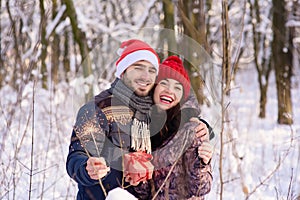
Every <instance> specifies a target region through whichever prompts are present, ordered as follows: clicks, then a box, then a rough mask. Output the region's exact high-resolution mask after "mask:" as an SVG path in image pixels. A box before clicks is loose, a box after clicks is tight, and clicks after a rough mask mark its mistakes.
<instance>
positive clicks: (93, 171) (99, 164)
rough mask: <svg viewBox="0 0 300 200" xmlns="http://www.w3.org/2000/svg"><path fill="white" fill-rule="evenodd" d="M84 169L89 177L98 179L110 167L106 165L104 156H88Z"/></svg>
mask: <svg viewBox="0 0 300 200" xmlns="http://www.w3.org/2000/svg"><path fill="white" fill-rule="evenodd" d="M86 171H87V173H88V175H89V176H90V178H91V179H94V180H99V179H100V178H103V177H104V176H105V175H106V174H107V173H108V172H109V171H110V168H109V167H107V166H106V162H105V160H104V158H102V157H101V158H97V157H90V158H89V159H88V160H87V163H86Z"/></svg>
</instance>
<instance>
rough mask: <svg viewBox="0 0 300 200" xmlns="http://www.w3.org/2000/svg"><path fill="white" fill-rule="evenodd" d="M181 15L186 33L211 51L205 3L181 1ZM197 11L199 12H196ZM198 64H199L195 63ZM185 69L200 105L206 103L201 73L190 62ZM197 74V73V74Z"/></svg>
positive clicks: (193, 0)
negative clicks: (207, 36)
mask: <svg viewBox="0 0 300 200" xmlns="http://www.w3.org/2000/svg"><path fill="white" fill-rule="evenodd" d="M178 7H179V13H180V16H181V18H182V22H183V27H184V33H185V34H186V35H188V36H189V37H191V38H192V39H194V40H195V41H197V42H198V43H199V44H200V45H201V46H203V48H204V49H205V50H206V51H209V47H208V43H207V38H206V26H205V14H204V13H205V12H204V3H203V1H197V0H189V1H185V2H183V0H180V1H179V5H178ZM196 11H197V12H196ZM184 48H185V49H186V51H189V47H184ZM192 54H193V52H190V53H189V55H192ZM190 59H191V61H192V62H193V59H198V58H195V57H194V56H190ZM195 63H197V62H195ZM185 67H186V68H187V70H188V72H189V74H190V76H191V75H192V74H193V76H191V77H192V78H191V84H192V87H193V89H194V91H195V94H196V97H197V100H198V102H199V103H200V104H204V102H206V97H205V95H204V93H203V92H204V90H203V88H204V81H203V79H202V77H201V74H199V71H196V70H195V68H194V67H198V66H192V65H191V63H190V62H185ZM195 72H197V73H195ZM195 74H197V75H195Z"/></svg>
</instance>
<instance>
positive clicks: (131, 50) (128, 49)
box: [115, 39, 159, 78]
mask: <svg viewBox="0 0 300 200" xmlns="http://www.w3.org/2000/svg"><path fill="white" fill-rule="evenodd" d="M117 54H118V55H119V56H120V57H119V59H118V60H117V62H116V67H117V70H116V73H115V76H116V77H118V78H120V76H121V74H122V73H123V72H124V71H125V70H126V69H127V68H128V67H129V66H130V65H132V64H133V63H135V62H137V61H140V60H145V61H148V62H150V63H151V64H152V65H153V66H154V67H155V68H156V69H157V73H158V70H159V57H158V55H157V53H156V52H155V50H154V49H153V48H152V47H150V46H149V45H148V44H147V43H145V42H143V41H141V40H137V39H131V40H127V41H125V42H122V44H121V46H120V48H119V49H118V51H117Z"/></svg>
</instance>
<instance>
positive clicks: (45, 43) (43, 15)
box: [40, 0, 48, 89]
mask: <svg viewBox="0 0 300 200" xmlns="http://www.w3.org/2000/svg"><path fill="white" fill-rule="evenodd" d="M40 14H41V22H40V29H41V31H40V32H41V45H42V52H41V57H40V59H41V74H42V86H43V88H45V89H47V88H48V86H47V79H48V78H47V77H48V73H47V64H46V58H47V47H48V41H47V39H46V25H47V24H46V21H47V17H46V12H45V7H44V0H40Z"/></svg>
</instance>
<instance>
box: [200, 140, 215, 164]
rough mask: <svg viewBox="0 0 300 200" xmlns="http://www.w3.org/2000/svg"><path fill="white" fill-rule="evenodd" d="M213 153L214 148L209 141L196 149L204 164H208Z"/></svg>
mask: <svg viewBox="0 0 300 200" xmlns="http://www.w3.org/2000/svg"><path fill="white" fill-rule="evenodd" d="M213 152H214V148H213V146H212V145H211V144H210V142H209V141H204V142H202V144H201V146H199V147H198V155H199V157H200V158H202V160H203V162H204V163H205V164H208V162H209V161H210V159H211V158H212V155H213Z"/></svg>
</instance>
